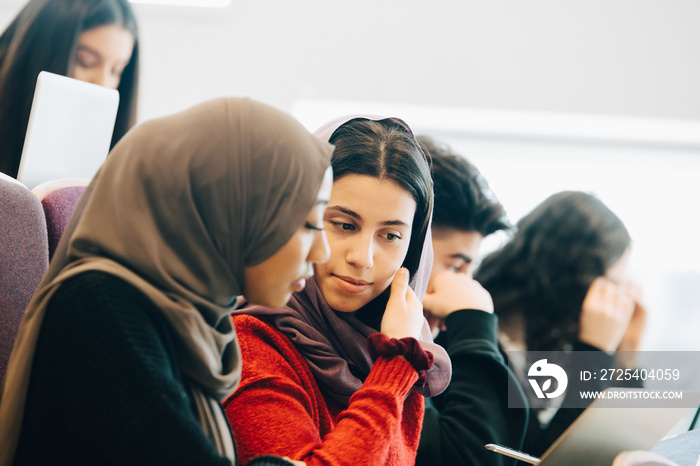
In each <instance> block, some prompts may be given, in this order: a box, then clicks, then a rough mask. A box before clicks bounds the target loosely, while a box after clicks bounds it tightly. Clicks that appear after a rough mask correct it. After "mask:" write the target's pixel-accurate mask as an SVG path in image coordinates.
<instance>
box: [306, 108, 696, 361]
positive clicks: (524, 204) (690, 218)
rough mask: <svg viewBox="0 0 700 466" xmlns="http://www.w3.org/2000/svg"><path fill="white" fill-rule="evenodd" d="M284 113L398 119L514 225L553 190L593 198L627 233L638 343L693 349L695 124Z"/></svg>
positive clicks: (396, 112)
mask: <svg viewBox="0 0 700 466" xmlns="http://www.w3.org/2000/svg"><path fill="white" fill-rule="evenodd" d="M293 113H294V114H295V115H296V116H297V117H298V118H299V119H300V120H301V121H302V122H303V123H304V124H305V125H306V126H307V127H308V128H309V129H311V130H314V129H316V128H317V127H318V126H320V125H321V124H322V123H324V122H325V121H327V120H330V119H332V118H334V117H337V116H339V115H344V114H355V113H365V114H367V113H371V114H380V115H392V116H398V117H401V118H403V119H404V120H406V121H407V122H408V123H409V124H410V125H411V127H412V128H413V130H414V132H415V133H417V134H420V133H425V134H429V135H431V136H433V137H435V138H436V139H439V140H441V141H444V142H446V143H448V144H450V145H451V146H452V147H453V149H455V151H456V152H458V153H460V154H461V155H464V156H466V157H467V158H468V159H469V160H470V161H472V162H473V163H474V164H475V165H476V166H477V167H478V168H479V170H480V171H481V172H482V173H483V175H484V176H485V177H486V179H487V180H488V182H489V185H490V186H491V188H492V189H493V191H494V193H495V194H496V196H497V197H498V198H499V199H500V201H501V202H502V203H503V205H504V206H505V207H506V209H507V211H508V215H509V217H510V219H511V221H513V222H516V221H517V220H518V219H519V218H521V217H522V216H523V215H525V214H526V213H528V212H529V211H530V210H531V209H533V208H534V207H535V206H536V205H537V204H539V203H540V202H542V201H543V200H544V199H545V198H547V197H548V196H549V195H551V194H553V193H555V192H559V191H563V190H580V191H586V192H590V193H594V194H596V195H597V196H598V197H599V198H600V199H601V200H602V201H603V202H604V203H605V204H607V205H608V206H609V207H610V208H611V209H612V210H613V211H614V212H615V213H616V214H617V215H618V216H619V217H620V218H621V219H622V220H623V221H624V223H625V225H626V226H627V228H628V229H629V231H630V234H631V235H632V239H633V253H632V260H631V264H630V274H631V276H632V278H633V279H634V280H635V281H636V282H637V283H639V284H640V285H641V287H642V289H643V293H644V301H645V303H646V305H647V307H648V309H649V320H648V325H647V330H646V336H645V340H644V349H647V350H700V342H698V339H697V329H698V328H700V286H699V285H700V247H698V232H700V219H699V218H698V213H697V209H696V207H695V206H696V203H697V201H698V200H700V182H699V181H700V124H698V123H695V122H689V121H678V120H676V121H673V120H649V119H630V118H617V117H602V116H600V117H596V116H585V117H583V116H576V115H567V114H544V113H533V112H517V113H516V112H505V111H490V110H489V111H486V110H484V111H479V110H460V109H455V108H436V107H417V106H409V105H389V104H386V105H385V104H381V103H357V102H327V101H298V102H296V104H295V105H294V106H293ZM502 240H503V237H495V238H490V241H487V242H485V243H484V246H483V248H482V253H486V252H488V251H490V250H492V249H494V248H496V247H497V246H498V245H499V243H500V241H502ZM562 253H563V254H564V253H566V251H562Z"/></svg>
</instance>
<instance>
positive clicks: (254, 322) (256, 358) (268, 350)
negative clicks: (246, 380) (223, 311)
mask: <svg viewBox="0 0 700 466" xmlns="http://www.w3.org/2000/svg"><path fill="white" fill-rule="evenodd" d="M233 324H234V327H235V329H236V334H237V336H238V343H239V346H240V348H241V353H242V358H243V371H244V373H245V372H247V371H251V370H263V371H269V370H273V368H276V369H275V370H279V369H281V368H282V367H286V368H289V367H292V368H294V370H295V371H299V370H302V368H303V370H304V371H308V365H307V363H306V360H305V359H304V357H303V356H302V355H301V353H300V352H299V350H298V349H297V348H296V347H295V346H294V344H293V343H292V341H291V340H290V339H289V338H288V337H287V336H286V335H285V334H284V333H282V332H281V331H280V330H278V329H277V328H275V327H274V326H273V325H272V324H270V323H269V322H268V321H267V320H266V319H264V318H259V317H254V316H250V315H245V314H243V315H237V316H234V317H233ZM254 368H255V369H254Z"/></svg>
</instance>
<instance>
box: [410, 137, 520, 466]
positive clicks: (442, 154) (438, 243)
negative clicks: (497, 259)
mask: <svg viewBox="0 0 700 466" xmlns="http://www.w3.org/2000/svg"><path fill="white" fill-rule="evenodd" d="M418 140H419V141H420V143H421V144H422V145H423V147H424V148H425V149H426V150H427V151H428V152H429V153H430V156H431V157H432V176H433V182H434V190H435V207H434V210H433V223H432V236H433V249H434V252H435V260H434V262H433V268H432V274H431V276H430V283H429V285H428V293H427V294H426V296H425V299H424V300H423V305H424V307H425V313H426V317H427V318H428V321H429V322H431V326H432V327H433V330H434V334H437V333H438V332H439V331H441V332H440V333H439V335H438V336H437V338H436V342H437V343H439V344H441V345H442V346H444V347H445V349H446V350H447V353H448V354H449V356H450V359H451V360H452V381H451V382H450V385H448V387H447V389H446V390H445V392H444V393H442V394H441V395H439V396H437V397H434V398H432V399H431V400H429V402H428V403H426V411H425V417H424V421H423V431H422V433H421V439H420V446H419V448H418V456H417V459H416V464H417V465H418V466H433V465H436V466H441V465H445V466H448V465H453V464H478V465H504V464H512V463H514V462H515V460H513V459H511V458H508V457H505V456H502V455H500V454H497V453H493V452H491V451H488V450H486V448H484V445H486V444H488V443H496V444H501V445H506V446H509V447H512V448H516V449H517V448H520V446H521V444H522V440H523V435H524V432H525V427H526V425H527V414H528V413H527V410H524V409H511V408H508V381H509V379H511V381H513V382H515V386H518V385H517V380H516V379H515V376H514V374H513V373H512V372H511V371H510V370H509V369H508V366H507V364H506V362H505V360H504V357H503V355H502V354H501V352H500V350H499V346H498V337H497V328H498V325H497V322H498V319H497V318H496V316H495V315H494V314H493V303H492V301H491V297H490V296H489V294H488V292H487V291H486V290H484V288H482V287H481V285H479V283H477V282H476V281H475V280H473V279H472V271H473V267H474V265H475V263H476V262H477V260H478V255H479V246H480V245H481V241H482V239H483V238H485V237H486V236H488V235H490V234H492V233H495V232H497V231H500V230H507V229H508V228H509V227H510V224H509V222H508V220H507V218H506V214H505V210H504V208H503V206H502V205H501V204H500V203H499V202H498V200H497V199H496V197H495V196H494V195H493V193H492V192H491V190H490V189H489V187H488V184H487V183H486V180H484V178H483V177H482V175H481V174H480V173H479V171H478V170H477V169H476V167H474V166H473V165H472V164H471V163H469V162H468V161H467V160H466V159H465V158H464V157H462V156H460V155H457V154H455V153H454V152H453V151H452V149H451V148H450V147H448V146H447V145H444V144H440V143H438V142H436V141H435V140H433V139H432V138H430V137H428V136H418ZM431 402H432V403H431Z"/></svg>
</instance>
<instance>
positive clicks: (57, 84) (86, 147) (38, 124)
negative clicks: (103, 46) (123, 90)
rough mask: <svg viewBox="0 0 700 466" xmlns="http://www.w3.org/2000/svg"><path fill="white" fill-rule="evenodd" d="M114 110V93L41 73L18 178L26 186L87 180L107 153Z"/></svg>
mask: <svg viewBox="0 0 700 466" xmlns="http://www.w3.org/2000/svg"><path fill="white" fill-rule="evenodd" d="M118 108H119V92H118V91H117V90H115V89H108V88H106V87H102V86H98V85H96V84H90V83H86V82H83V81H79V80H77V79H72V78H67V77H65V76H60V75H57V74H53V73H48V72H46V71H42V72H41V73H39V77H38V79H37V84H36V90H35V91H34V100H33V101H32V109H31V113H30V115H29V124H28V125H27V134H26V136H25V140H24V148H23V151H22V158H21V160H20V164H19V172H18V174H17V179H18V180H19V181H21V182H22V183H24V184H25V185H26V186H27V187H29V188H33V187H34V186H36V185H38V184H40V183H43V182H45V181H50V180H55V179H60V178H85V179H91V178H92V177H93V176H94V175H95V173H96V172H97V170H98V169H99V167H100V165H102V162H104V160H105V158H106V157H107V154H108V153H109V146H110V143H111V140H112V133H113V132H114V123H115V121H116V118H117V110H118Z"/></svg>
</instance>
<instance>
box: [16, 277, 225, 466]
mask: <svg viewBox="0 0 700 466" xmlns="http://www.w3.org/2000/svg"><path fill="white" fill-rule="evenodd" d="M14 464H17V465H35V464H36V465H46V464H58V465H62V464H66V465H67V464H70V465H88V464H90V465H94V464H104V465H118V464H124V465H141V464H142V465H149V466H152V465H158V464H163V465H166V464H167V465H195V464H196V465H231V461H230V460H228V459H226V458H222V457H221V456H219V454H218V453H217V451H216V449H215V447H214V445H213V444H212V442H211V441H210V440H209V439H208V437H206V436H205V434H204V433H203V431H202V428H201V426H200V424H199V422H198V420H197V415H196V409H195V407H194V404H193V400H192V398H191V396H190V393H189V391H188V390H187V388H186V386H185V381H184V377H183V374H182V373H181V372H180V369H179V365H178V361H177V357H176V353H175V345H174V344H173V338H172V328H171V327H170V324H169V323H168V321H167V320H166V319H165V317H164V316H163V315H162V313H161V312H160V311H159V310H158V308H157V307H156V306H155V305H154V304H153V303H152V302H151V301H150V300H149V299H148V298H147V297H146V296H145V295H144V294H142V293H141V292H140V291H139V290H137V289H136V288H134V287H133V286H132V285H130V284H128V283H126V282H125V281H123V280H121V279H120V278H117V277H115V276H112V275H109V274H106V273H102V272H85V273H82V274H80V275H77V276H75V277H72V278H70V279H68V280H66V281H65V282H64V283H63V284H62V285H60V287H59V289H58V290H57V291H56V293H55V294H54V296H53V297H52V299H51V302H50V304H49V306H48V307H47V309H46V316H45V318H44V321H43V323H42V327H41V331H40V334H39V341H38V343H37V348H36V355H35V357H34V362H33V367H32V374H31V379H30V383H29V390H28V394H27V404H26V408H25V416H24V422H23V425H22V432H21V436H20V441H19V445H18V450H17V453H16V455H15V460H14Z"/></svg>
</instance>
